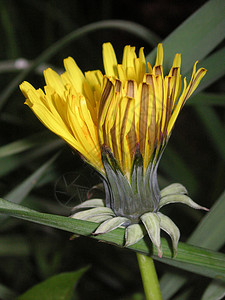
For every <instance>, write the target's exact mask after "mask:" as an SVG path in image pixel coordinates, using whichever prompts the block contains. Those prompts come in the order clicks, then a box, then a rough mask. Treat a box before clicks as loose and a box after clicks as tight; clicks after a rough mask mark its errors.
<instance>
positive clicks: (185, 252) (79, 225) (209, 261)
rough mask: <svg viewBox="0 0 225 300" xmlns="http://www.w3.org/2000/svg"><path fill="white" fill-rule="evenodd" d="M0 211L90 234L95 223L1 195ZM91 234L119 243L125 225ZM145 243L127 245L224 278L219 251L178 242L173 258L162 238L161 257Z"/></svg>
mask: <svg viewBox="0 0 225 300" xmlns="http://www.w3.org/2000/svg"><path fill="white" fill-rule="evenodd" d="M0 212H1V213H6V214H8V215H10V216H14V217H17V218H20V219H24V220H28V221H32V222H35V223H39V224H43V225H47V226H51V227H54V228H58V229H62V230H66V231H69V232H72V233H75V234H78V235H85V236H92V235H91V233H92V232H93V231H94V230H95V229H96V228H97V226H98V224H97V223H92V222H86V221H81V220H75V219H71V218H68V217H63V216H58V215H51V214H46V213H40V212H37V211H33V210H29V209H27V208H25V207H23V206H21V205H18V204H14V203H12V202H9V201H7V200H4V199H0ZM92 237H93V236H92ZM93 238H96V239H99V240H102V241H106V242H109V243H113V244H117V245H119V246H122V245H123V241H124V229H120V228H119V229H116V230H114V231H112V232H109V233H107V234H104V235H100V236H97V237H93ZM147 243H148V242H147ZM147 243H146V242H145V241H144V239H142V240H141V241H139V242H138V243H137V244H135V245H133V246H131V247H129V248H130V249H132V250H134V251H138V252H141V253H144V254H153V257H154V258H155V259H157V260H160V261H161V262H163V263H166V264H169V265H172V266H176V267H178V268H181V269H184V270H187V271H190V272H194V273H197V274H201V275H204V276H207V277H211V278H220V279H221V280H225V277H224V267H225V266H224V264H225V259H224V255H223V254H222V253H217V252H214V251H211V250H207V249H203V248H198V247H196V246H191V245H188V244H184V243H179V247H178V254H177V258H176V259H172V258H171V257H172V252H171V250H170V246H169V245H168V243H167V241H166V240H165V239H162V248H163V253H164V257H163V258H162V259H160V258H158V256H157V249H156V248H155V247H154V248H153V251H152V250H150V249H152V244H151V243H150V242H149V244H147Z"/></svg>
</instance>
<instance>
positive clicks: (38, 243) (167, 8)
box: [0, 0, 225, 300]
mask: <svg viewBox="0 0 225 300" xmlns="http://www.w3.org/2000/svg"><path fill="white" fill-rule="evenodd" d="M205 2H206V1H202V0H197V1H185V2H184V1H178V0H177V1H166V0H157V1H153V0H152V1H137V0H134V1H125V0H120V1H111V0H105V1H103V0H102V1H100V0H97V1H88V0H83V1H76V0H67V1H60V0H55V1H53V0H47V1H44V0H39V1H35V0H19V1H15V0H14V1H13V0H7V1H6V0H5V1H4V0H1V1H0V16H1V22H0V36H1V43H0V60H1V61H2V62H5V61H12V60H15V59H18V58H25V59H26V60H28V61H33V60H34V59H35V58H36V57H37V56H39V55H40V54H41V53H42V52H43V51H45V50H46V49H47V48H48V47H50V46H51V45H52V44H53V43H55V42H56V41H58V40H59V39H61V38H63V37H64V36H65V35H67V34H68V33H70V32H71V31H73V30H75V29H78V28H80V27H82V26H85V25H87V24H90V23H92V22H96V21H102V20H109V19H122V20H129V21H132V22H136V23H138V24H140V25H143V26H145V27H146V28H148V29H149V30H151V31H152V32H154V33H155V34H156V35H158V36H159V37H160V38H161V39H162V40H163V39H164V38H165V37H167V36H168V35H169V34H170V33H171V32H172V31H173V30H174V29H175V28H176V27H177V26H179V25H180V24H181V23H182V22H183V21H184V20H185V19H186V18H188V17H189V16H190V15H191V14H193V13H194V12H195V11H196V10H197V9H198V8H199V7H201V6H202V5H203V4H204V3H205ZM106 41H110V42H111V43H112V44H113V46H114V48H115V49H116V53H117V54H118V60H120V59H121V57H122V51H123V47H124V46H125V45H126V44H131V45H135V46H137V48H139V47H141V46H144V47H145V54H148V53H149V52H150V51H151V50H152V48H151V47H150V46H149V44H147V42H146V41H143V40H142V39H140V38H139V37H138V36H135V35H133V34H131V33H128V32H126V31H124V30H119V29H104V30H98V31H96V32H92V33H90V34H87V35H85V36H82V37H81V38H80V39H77V40H76V41H75V42H71V43H70V44H68V45H67V46H65V47H64V48H63V49H62V50H60V51H59V52H58V53H57V54H55V55H54V56H53V57H52V58H51V59H50V60H48V62H46V63H47V64H50V65H51V66H53V67H54V68H56V69H62V68H63V59H64V58H65V57H67V56H72V57H74V59H75V60H76V62H77V63H78V65H79V66H80V68H81V69H82V70H83V71H87V70H91V69H97V68H98V69H99V68H100V69H102V56H101V46H102V43H103V42H106ZM15 76H16V71H8V72H0V79H1V80H0V88H1V90H2V91H4V89H5V88H6V86H8V85H9V84H10V82H11V81H13V79H14V78H15ZM26 80H28V81H29V82H31V83H32V84H33V85H34V86H35V87H36V88H38V87H43V85H44V79H43V77H42V76H40V73H37V72H32V74H30V75H29V76H28V77H27V78H26ZM207 91H209V92H215V91H217V92H224V88H223V86H222V80H220V81H217V82H216V83H215V84H213V85H212V86H211V87H209V88H208V89H207ZM23 102H24V97H23V95H22V94H21V92H20V91H19V89H17V90H16V91H14V92H13V93H12V95H11V97H10V99H9V100H8V101H7V102H6V104H5V105H4V109H3V111H2V114H1V119H0V121H1V136H0V144H1V145H5V144H7V143H11V142H13V141H15V140H19V139H20V138H24V137H27V136H29V135H32V134H34V133H36V132H40V131H44V130H45V128H44V127H43V125H42V124H41V123H40V122H39V121H38V120H37V119H36V118H35V117H34V115H33V113H31V111H30V110H29V109H28V108H27V107H25V106H24V105H23ZM214 113H215V114H216V116H217V118H218V120H220V121H222V120H223V118H224V110H223V111H222V110H221V108H220V107H215V108H214ZM46 131H47V129H46ZM55 151H56V150H52V151H49V152H48V153H47V154H45V155H42V156H39V157H38V159H37V158H36V159H32V158H31V159H30V161H29V160H28V161H27V163H26V164H23V165H21V167H20V168H17V169H15V168H14V169H13V170H12V171H9V172H7V173H6V174H5V175H4V176H3V177H2V178H1V179H0V189H1V194H6V193H8V192H9V191H10V190H11V189H12V188H14V187H15V186H16V185H17V184H19V183H20V182H21V181H22V180H23V179H25V178H26V177H27V176H29V174H31V172H33V171H34V170H35V169H36V168H38V167H39V166H40V165H41V164H42V163H44V162H45V161H46V160H47V159H48V158H49V157H50V156H51V155H52V154H53V153H54V152H55ZM25 155H26V154H25ZM18 159H19V158H18ZM2 163H3V162H2ZM52 169H53V170H52ZM52 169H51V171H52V173H51V174H53V176H52V179H49V178H48V179H46V181H45V179H43V180H42V182H40V183H39V185H38V186H37V187H36V188H35V189H34V190H33V191H32V193H31V195H30V196H28V197H27V198H26V201H25V203H26V205H27V206H29V207H32V206H33V207H34V208H37V209H39V210H42V211H46V212H51V213H54V212H55V213H58V214H64V215H68V214H69V209H68V208H66V207H64V206H62V205H61V204H60V203H59V202H57V199H56V197H55V193H54V191H55V185H56V183H57V181H58V180H59V178H60V177H61V176H62V175H63V174H67V173H72V174H73V172H74V174H75V175H74V176H76V174H77V173H79V172H82V174H83V176H84V177H86V178H87V176H90V174H91V176H92V179H91V180H92V182H93V183H94V184H96V183H99V182H100V179H99V177H98V176H97V175H96V174H95V173H93V172H92V171H91V170H90V168H89V167H87V166H86V165H85V164H84V162H83V161H82V160H81V159H80V158H79V157H78V156H77V155H73V153H72V151H71V149H69V147H68V146H66V145H65V146H63V147H62V153H61V155H60V157H59V158H58V159H57V161H56V162H55V164H54V167H52ZM224 175H225V172H224V167H223V165H222V159H221V156H220V155H219V151H218V150H217V149H216V147H215V145H214V144H213V142H212V139H211V137H210V135H209V133H208V131H207V130H206V128H205V125H204V121H202V119H201V118H200V117H199V114H198V113H197V112H196V111H195V110H194V108H193V106H192V105H189V106H188V105H187V106H186V107H185V108H184V109H183V111H182V113H181V115H180V116H179V119H178V122H177V124H176V126H175V130H174V132H173V135H172V137H171V140H170V142H169V146H168V148H167V150H166V151H165V154H164V157H163V159H162V162H161V164H160V169H159V179H160V185H161V187H163V186H165V185H166V184H170V183H173V182H177V181H178V182H180V183H183V184H184V185H185V186H186V187H187V188H188V190H189V192H190V195H191V197H192V198H193V199H194V200H195V201H196V202H198V203H199V204H202V205H204V206H207V207H211V206H212V205H213V203H214V201H215V200H216V199H217V198H218V196H219V195H220V193H221V192H222V190H223V181H224ZM72 176H73V175H72ZM83 200H85V199H83ZM165 212H166V213H167V214H168V215H169V216H171V218H172V219H173V220H174V221H175V223H176V224H177V225H178V226H179V228H180V229H181V233H182V235H181V240H182V241H185V240H186V239H187V237H188V236H189V235H190V233H191V232H192V231H193V230H194V228H195V227H196V225H197V224H198V222H199V221H200V219H201V218H202V216H203V215H204V213H201V212H196V211H193V210H191V209H190V208H186V207H185V208H184V207H183V206H182V205H178V206H171V207H168V208H166V209H165ZM1 231H2V235H3V237H6V236H7V237H9V239H10V237H11V240H10V241H11V242H10V243H12V245H15V248H17V249H18V251H14V252H13V254H11V255H10V254H9V255H6V254H4V255H2V257H1V264H0V282H1V283H2V284H5V285H6V286H8V287H10V288H11V289H12V290H14V291H16V292H17V293H22V292H24V291H25V290H26V289H28V288H29V287H31V286H32V285H34V284H36V283H38V282H40V281H42V280H44V279H45V278H47V277H48V276H50V275H53V274H57V273H59V272H64V271H72V270H76V269H79V268H80V267H83V266H86V265H90V270H89V271H88V272H87V273H86V275H85V276H84V277H83V278H82V279H81V280H80V282H79V284H78V287H77V290H78V295H79V298H77V299H82V300H86V299H96V300H98V299H107V300H108V299H109V300H110V299H135V298H131V295H133V294H134V293H138V292H141V291H142V285H141V279H140V276H139V271H138V266H137V263H136V257H135V253H132V252H131V251H128V250H125V249H119V248H117V247H114V246H111V245H107V244H104V243H99V242H96V241H95V240H92V239H89V238H84V237H80V238H76V239H74V240H70V234H69V233H67V232H62V231H59V230H54V229H52V228H48V227H45V226H41V225H37V224H31V223H28V222H24V221H19V220H12V219H8V220H7V221H6V222H5V223H4V224H3V226H2V228H1ZM14 235H17V236H20V237H22V238H23V240H22V241H23V243H21V244H20V243H19V241H20V240H19V241H18V244H17V243H16V241H15V240H14V244H13V242H12V240H13V236H14ZM10 245H11V244H10ZM21 247H22V248H21ZM21 249H22V250H21ZM24 249H25V250H24ZM9 253H10V251H9ZM0 254H1V253H0ZM156 267H157V270H158V273H159V276H161V275H162V274H163V273H164V272H165V271H166V270H168V269H171V270H172V271H173V272H178V271H177V270H176V269H173V268H172V267H171V268H170V267H168V266H167V265H164V264H161V263H158V262H157V263H156ZM201 282H202V283H201V285H202V286H203V287H204V286H205V285H206V284H207V279H203V278H202V279H201ZM192 284H193V282H192ZM192 287H193V288H195V285H194V284H193V286H192ZM198 289H199V285H198ZM194 290H195V292H196V290H197V286H196V289H194ZM195 295H196V294H195ZM0 298H1V297H0ZM136 299H141V298H136ZM190 299H194V298H190ZM195 299H197V298H195Z"/></svg>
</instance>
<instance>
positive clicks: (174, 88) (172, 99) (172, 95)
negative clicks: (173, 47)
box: [171, 68, 178, 106]
mask: <svg viewBox="0 0 225 300" xmlns="http://www.w3.org/2000/svg"><path fill="white" fill-rule="evenodd" d="M177 72H178V68H173V70H172V76H174V85H173V90H172V93H171V106H172V104H173V103H174V96H175V91H176V81H177Z"/></svg>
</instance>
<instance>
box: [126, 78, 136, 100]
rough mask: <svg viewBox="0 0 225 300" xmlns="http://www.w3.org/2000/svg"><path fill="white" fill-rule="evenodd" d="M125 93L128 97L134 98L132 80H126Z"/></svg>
mask: <svg viewBox="0 0 225 300" xmlns="http://www.w3.org/2000/svg"><path fill="white" fill-rule="evenodd" d="M126 95H127V97H129V98H134V81H133V80H128V82H127V91H126Z"/></svg>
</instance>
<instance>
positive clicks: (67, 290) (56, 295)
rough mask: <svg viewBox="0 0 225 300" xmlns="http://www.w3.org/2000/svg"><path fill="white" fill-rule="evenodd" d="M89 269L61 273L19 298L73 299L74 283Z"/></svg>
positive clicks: (37, 299) (18, 299) (43, 299)
mask: <svg viewBox="0 0 225 300" xmlns="http://www.w3.org/2000/svg"><path fill="white" fill-rule="evenodd" d="M86 271H87V268H83V269H80V270H78V271H75V272H67V273H61V274H58V275H55V276H52V277H50V278H48V279H47V280H45V281H43V282H41V283H39V284H37V285H35V286H34V287H32V288H31V289H29V290H28V291H27V292H25V293H24V294H23V295H21V296H20V297H18V298H17V300H30V299H32V300H40V299H41V300H50V299H54V300H71V298H72V296H73V292H74V285H75V284H76V283H77V281H78V280H79V279H80V278H81V276H82V275H83V274H84V273H85V272H86Z"/></svg>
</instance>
